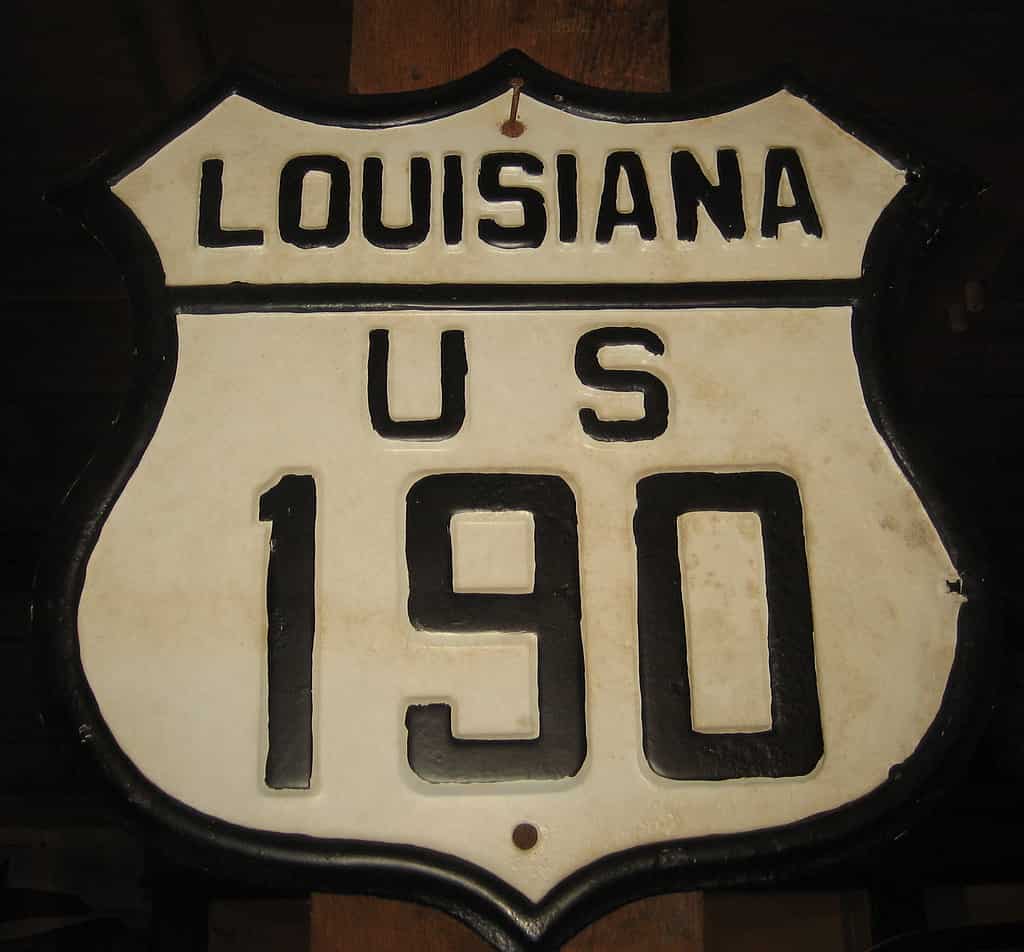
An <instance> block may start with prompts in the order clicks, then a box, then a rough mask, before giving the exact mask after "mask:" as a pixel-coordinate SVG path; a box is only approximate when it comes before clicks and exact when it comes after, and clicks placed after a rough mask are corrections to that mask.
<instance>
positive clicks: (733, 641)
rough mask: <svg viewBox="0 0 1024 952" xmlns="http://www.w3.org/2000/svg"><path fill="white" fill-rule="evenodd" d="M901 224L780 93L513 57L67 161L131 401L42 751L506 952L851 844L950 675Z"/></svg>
mask: <svg viewBox="0 0 1024 952" xmlns="http://www.w3.org/2000/svg"><path fill="white" fill-rule="evenodd" d="M513 78H522V79H523V80H524V82H523V84H522V89H521V91H520V90H519V89H518V84H516V88H515V90H513V85H512V84H511V83H510V81H511V80H512V79H513ZM513 95H519V96H520V98H519V101H518V116H517V121H518V122H521V123H522V125H521V127H519V128H516V129H510V127H509V125H508V118H509V111H510V103H511V99H512V97H513ZM510 131H514V132H518V133H520V134H519V135H517V136H514V137H513V136H510V135H509V134H508V133H509V132H510ZM933 193H934V186H933V184H932V183H931V182H930V180H929V172H928V169H927V168H926V167H925V166H923V165H921V164H920V163H915V162H914V161H913V160H911V159H908V158H907V157H905V156H900V155H898V154H897V153H895V152H893V151H891V150H885V149H881V148H879V147H878V145H877V144H876V143H875V142H874V140H871V139H869V138H867V137H866V136H865V135H864V134H863V133H862V132H859V131H858V130H857V127H856V126H854V125H853V124H851V123H849V122H845V121H839V120H837V119H836V118H833V115H832V114H831V113H830V112H826V111H824V110H823V109H822V107H821V106H820V105H819V104H818V102H817V100H815V99H813V98H812V97H810V96H808V95H807V94H806V93H804V92H802V91H801V90H800V89H799V88H798V87H797V86H795V85H793V84H779V85H776V86H772V87H767V88H761V89H759V90H757V91H752V92H748V93H745V94H742V95H738V96H736V97H735V98H733V99H731V100H728V101H722V102H719V103H705V104H703V105H702V106H701V107H699V108H694V107H692V106H691V105H689V104H685V103H680V102H679V101H677V100H674V99H672V98H670V97H639V96H625V95H614V94H609V93H599V92H597V91H594V90H588V89H585V88H582V87H578V86H575V85H573V84H569V83H567V82H565V81H563V80H560V79H558V78H557V77H554V76H551V75H550V74H547V73H545V72H544V71H543V70H541V69H539V68H538V67H537V66H536V65H534V64H532V63H530V62H529V61H527V60H526V59H525V58H523V57H521V56H520V55H518V54H509V55H507V56H505V57H503V58H502V59H500V60H498V61H497V62H496V63H494V64H492V66H490V67H488V68H487V69H486V70H484V71H482V72H481V73H479V74H477V75H475V76H472V77H469V78H468V79H466V80H463V81H461V82H459V83H456V84H454V85H452V86H450V87H446V88H444V89H441V90H433V91H428V92H425V93H422V94H415V95H411V96H404V97H391V96H388V97H363V98H353V99H348V100H345V101H343V102H341V103H340V104H336V105H335V106H332V107H323V108H318V107H314V106H308V105H307V107H306V108H300V107H299V106H297V105H296V104H295V103H292V102H291V101H288V100H287V99H286V98H284V97H283V96H282V95H281V94H280V93H278V92H275V91H273V90H270V89H267V88H265V87H263V86H261V85H260V84H258V83H255V82H253V81H251V80H245V81H238V82H233V83H230V84H228V85H226V86H224V87H221V88H220V89H219V90H218V91H217V92H216V93H215V94H212V95H211V96H210V97H208V98H207V99H206V100H204V102H203V103H202V104H201V105H200V106H198V107H197V108H196V109H195V110H193V111H192V112H191V114H190V115H189V116H188V117H186V118H185V119H183V120H182V121H181V122H179V123H177V124H175V126H174V127H173V128H172V129H170V130H169V131H167V132H166V134H164V135H163V136H161V137H159V138H158V139H157V140H155V141H152V140H151V141H149V142H148V143H147V144H146V146H145V148H143V149H141V150H136V151H134V152H132V153H131V154H129V155H127V156H122V157H119V158H116V159H111V160H109V161H107V162H106V164H102V165H100V166H98V167H97V168H95V169H93V170H91V171H90V172H89V173H88V174H87V175H86V177H85V178H84V179H83V181H81V182H80V183H78V184H77V185H75V186H73V187H71V188H69V189H67V190H66V191H65V192H64V193H63V194H62V195H61V196H59V200H60V201H62V202H63V204H64V205H65V206H67V207H70V208H72V209H73V210H74V211H75V212H76V213H77V214H79V215H80V216H81V217H82V218H83V219H84V220H85V221H86V222H87V224H88V225H89V227H90V228H92V229H93V231H94V232H95V233H96V234H97V235H99V236H100V238H101V240H103V241H104V242H105V243H106V244H107V245H108V247H109V248H110V249H111V250H112V251H113V253H114V254H115V255H116V256H117V258H118V260H119V261H120V263H121V265H122V267H123V269H124V273H125V275H126V282H127V286H128V288H129V291H130V293H131V296H132V299H133V303H134V308H135V314H136V334H137V346H138V355H139V361H138V362H139V373H138V385H137V387H136V389H135V391H134V392H133V393H132V395H131V398H130V400H129V401H128V404H127V405H126V407H125V409H124V412H123V413H122V414H121V416H120V418H119V420H118V421H117V424H116V426H115V427H114V430H113V431H112V433H111V438H110V440H109V442H108V444H107V445H105V446H103V447H102V448H101V450H100V451H99V453H98V454H97V456H96V458H95V459H94V460H93V462H92V463H91V465H90V467H89V469H88V471H87V472H86V473H85V474H84V475H83V477H82V479H81V480H80V481H79V483H78V484H77V485H76V487H75V489H74V491H73V492H72V494H71V496H70V498H69V500H68V504H67V506H66V508H65V512H64V514H63V517H62V520H63V521H62V522H61V524H60V526H59V527H58V529H57V531H56V533H55V536H54V540H53V545H52V547H51V551H50V556H49V558H48V559H47V561H46V563H45V564H44V566H43V568H42V571H41V573H40V578H39V590H38V593H37V601H36V618H37V622H38V624H39V626H40V628H41V630H42V631H43V633H44V634H45V635H46V636H47V637H48V638H50V639H51V640H52V643H53V644H54V645H55V648H56V654H57V657H58V662H59V668H60V671H61V676H62V678H63V679H64V680H63V683H64V691H65V694H66V696H67V698H68V700H69V702H70V704H71V706H72V709H73V711H74V714H75V717H76V724H77V725H79V730H80V734H81V736H82V738H83V740H85V741H87V742H88V743H89V744H90V745H91V746H92V747H93V748H94V749H95V751H96V754H97V756H98V757H99V759H100V760H101V761H102V763H103V764H104V766H105V767H106V768H107V769H108V771H109V772H110V773H111V775H112V776H113V777H114V778H115V779H116V781H117V782H118V783H119V784H120V786H121V787H122V788H123V790H124V791H125V792H126V794H127V795H128V797H129V798H130V799H131V800H132V801H133V802H134V803H136V804H138V805H139V806H140V807H141V808H142V809H143V810H144V811H146V812H147V813H148V814H150V815H151V816H153V817H155V818H156V819H157V820H158V821H159V823H160V824H161V827H162V828H163V829H165V830H172V831H174V832H176V833H178V834H181V835H182V836H183V837H184V839H185V841H186V842H187V843H188V844H189V845H188V849H189V850H190V851H191V852H192V854H193V855H195V856H199V857H202V861H203V862H207V863H216V864H218V866H219V867H220V868H223V869H226V870H229V871H232V872H234V873H236V874H241V875H247V876H250V877H254V878H259V879H261V880H263V881H274V880H287V881H289V882H290V883H292V884H298V883H305V884H310V885H315V886H318V887H320V888H333V889H354V890H359V891H369V892H375V893H382V894H387V895H399V896H406V897H410V898H416V899H419V900H421V901H425V902H430V903H434V904H437V905H441V906H443V907H445V908H447V909H449V910H451V911H453V912H454V913H455V914H456V915H459V916H461V917H462V918H463V919H465V920H466V921H467V922H469V923H470V924H472V925H473V926H474V927H475V928H477V929H478V930H480V931H481V932H482V933H483V934H484V935H487V936H488V937H490V938H492V939H493V940H494V941H496V942H499V943H504V944H505V945H506V946H515V945H527V944H530V943H532V942H552V943H553V942H556V941H560V940H562V939H564V938H565V937H566V936H567V935H569V934H571V933H572V931H574V930H575V929H577V928H579V927H580V925H581V924H582V923H583V922H585V921H586V920H587V918H588V917H592V916H594V915H597V914H599V913H600V912H602V911H603V910H605V909H607V908H609V907H610V906H613V905H615V904H617V903H619V902H623V901H625V900H627V899H629V898H632V897H635V896H637V895H641V894H643V893H645V892H651V891H661V890H666V889H670V888H683V887H687V886H689V887H695V886H703V885H710V884H714V883H722V882H743V881H748V882H749V881H756V880H761V879H764V878H765V877H767V876H776V875H781V874H784V873H787V872H792V871H793V870H799V869H801V868H807V866H808V864H810V863H820V862H821V861H822V860H823V858H825V857H827V856H829V855H832V856H838V855H841V854H842V852H843V851H844V850H846V849H848V848H849V846H850V845H851V844H852V843H854V842H860V843H864V842H870V841H871V838H872V837H875V838H876V839H877V838H878V837H882V836H884V835H886V831H890V832H891V830H892V828H893V827H894V826H898V824H899V823H901V822H904V820H905V812H906V810H907V806H908V804H910V803H911V802H912V801H913V799H914V797H915V795H916V794H917V792H918V791H919V790H920V789H921V786H922V785H923V784H924V783H926V782H927V781H928V778H929V776H930V774H931V773H932V772H933V771H934V770H935V769H936V767H937V765H938V764H940V763H941V762H943V761H948V760H949V758H950V757H951V756H953V755H954V754H955V753H956V751H957V750H958V749H959V748H960V747H961V746H963V744H964V742H965V738H966V736H967V733H968V728H969V725H970V723H971V717H972V716H973V715H972V710H973V707H972V705H973V703H974V702H973V700H972V698H973V697H974V694H973V693H972V692H974V691H976V690H978V689H979V688H978V686H979V684H980V682H979V681H978V672H979V671H980V670H981V667H980V666H981V657H982V654H981V648H980V644H979V642H978V640H977V638H976V637H975V635H974V630H975V629H976V628H977V627H978V619H979V618H980V615H979V612H980V610H981V607H982V604H983V601H982V599H981V589H980V578H979V575H978V569H977V565H976V563H974V562H972V560H971V557H970V555H969V554H968V553H967V552H966V551H964V550H963V548H962V547H961V546H960V545H959V544H958V542H957V538H956V534H955V531H954V529H953V527H952V525H951V523H950V521H949V519H948V516H947V515H946V514H945V513H944V510H943V509H942V507H941V505H940V504H939V502H938V501H937V500H936V499H935V497H934V494H933V492H932V491H931V489H930V484H929V482H928V480H927V475H926V474H923V473H922V472H921V471H920V468H919V467H918V466H916V465H915V460H914V458H913V453H912V452H910V451H909V450H908V449H907V443H906V442H905V441H904V440H902V439H901V435H900V433H899V431H898V430H897V429H896V428H894V426H893V425H892V423H891V421H890V420H889V419H888V417H887V404H886V399H885V389H884V385H883V383H884V381H883V380H882V379H881V378H880V376H879V367H880V363H881V362H880V361H879V359H878V357H879V355H878V346H879V340H880V329H881V328H882V327H884V326H885V324H886V322H891V321H895V320H899V318H900V308H901V302H902V297H901V293H902V292H901V288H903V287H905V285H906V282H907V280H908V278H909V276H910V274H911V273H912V270H913V266H914V263H915V261H916V257H915V256H916V253H917V252H916V249H917V248H918V247H920V246H923V244H924V243H925V242H926V240H927V238H928V236H929V229H931V228H934V221H933V216H934V213H935V211H936V210H937V208H938V206H937V205H936V204H935V203H934V201H933V198H932V196H933ZM901 811H903V812H901Z"/></svg>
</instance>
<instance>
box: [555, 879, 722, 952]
mask: <svg viewBox="0 0 1024 952" xmlns="http://www.w3.org/2000/svg"><path fill="white" fill-rule="evenodd" d="M562 948H563V950H564V952H605V950H609V949H614V950H615V952H703V950H704V895H703V893H699V892H690V893H672V894H671V895H667V896H654V897H652V898H650V899H641V900H639V901H638V902H631V903H629V905H626V906H622V907H621V908H619V909H616V910H615V911H614V912H610V913H609V914H608V915H607V916H605V917H604V918H603V919H599V920H598V921H597V922H595V923H592V924H591V925H589V926H587V928H586V929H584V930H583V931H582V932H581V933H580V934H579V935H578V936H576V938H574V939H572V940H571V941H569V942H567V943H566V944H565V945H564V946H562Z"/></svg>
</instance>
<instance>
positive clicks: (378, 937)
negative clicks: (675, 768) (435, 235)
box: [311, 0, 703, 952]
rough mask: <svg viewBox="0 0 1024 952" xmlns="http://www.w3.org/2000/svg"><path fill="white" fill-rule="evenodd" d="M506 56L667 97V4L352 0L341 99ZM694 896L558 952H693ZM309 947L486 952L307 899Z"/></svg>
mask: <svg viewBox="0 0 1024 952" xmlns="http://www.w3.org/2000/svg"><path fill="white" fill-rule="evenodd" d="M510 48H518V49H521V50H523V51H524V52H526V53H528V54H529V55H530V56H532V57H533V58H534V59H536V60H537V61H539V62H540V63H542V64H543V65H545V66H547V67H548V68H549V69H552V70H554V71H556V72H559V73H561V74H563V75H565V76H569V77H570V78H572V79H575V80H578V81H580V82H584V83H588V84H590V85H594V86H606V87H610V88H615V89H624V90H637V91H662V90H666V89H667V88H668V82H669V79H668V76H669V70H668V60H669V49H668V4H667V3H666V2H665V0H635V2H631V3H625V2H616V3H609V4H594V3H587V4H581V3H578V2H576V0H485V2H479V3H471V2H468V0H422V2H419V3H415V4H405V3H402V4H396V3H389V2H388V0H355V2H354V4H353V9H352V54H351V69H350V74H349V80H350V82H349V85H350V88H351V91H352V92H358V93H377V92H396V91H407V90H411V89H421V88H423V87H426V86H434V85H438V84H440V83H445V82H450V81H451V80H454V79H458V78H459V77H461V76H464V75H466V74H467V73H470V72H472V71H473V70H475V69H479V68H480V67H481V66H484V65H486V64H487V63H488V62H490V61H491V60H492V59H494V57H496V56H498V55H499V54H501V53H503V52H504V51H505V50H507V49H510ZM702 928H703V922H702V917H701V911H700V896H699V895H698V894H687V895H680V896H662V897H658V898H656V899H651V900H646V901H642V902H638V903H632V904H630V905H628V906H625V907H623V908H622V909H620V910H617V911H616V912H614V913H612V914H611V915H609V916H608V917H606V918H605V919H603V920H601V921H600V922H598V923H595V924H593V925H591V926H590V927H588V928H587V929H586V930H584V932H583V933H581V934H580V935H579V936H577V937H576V938H575V939H574V940H573V941H572V942H570V943H569V945H568V946H566V948H569V949H573V950H576V952H591V950H597V949H609V948H615V949H622V950H630V949H659V948H664V949H668V948H672V949H678V950H681V952H691V950H693V952H698V950H700V949H701V948H702V941H701V935H702V931H701V930H702ZM311 936H312V944H311V948H312V949H313V950H315V952H327V950H331V952H336V950H341V949H364V948H374V949H406V948H415V949H417V950H422V952H429V950H433V949H438V950H441V949H444V950H456V952H458V950H467V952H468V950H477V949H487V948H490V946H488V945H487V944H486V943H484V942H483V941H482V940H481V939H480V938H479V937H478V936H477V935H476V934H475V933H473V932H471V931H470V930H469V929H468V928H466V927H465V926H463V925H462V924H461V923H459V922H457V921H456V920H454V919H451V918H449V917H448V916H446V915H444V914H442V913H439V912H437V911H435V910H431V909H426V908H423V907H420V906H415V905H412V904H409V903H396V902H392V901H387V900H374V899H370V898H363V897H346V896H327V895H318V896H314V897H313V906H312V923H311Z"/></svg>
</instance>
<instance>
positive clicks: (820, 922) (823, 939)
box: [704, 892, 867, 952]
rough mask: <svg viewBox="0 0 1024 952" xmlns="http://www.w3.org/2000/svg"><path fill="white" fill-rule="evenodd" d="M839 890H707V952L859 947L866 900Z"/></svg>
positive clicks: (833, 951)
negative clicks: (851, 897) (846, 896)
mask: <svg viewBox="0 0 1024 952" xmlns="http://www.w3.org/2000/svg"><path fill="white" fill-rule="evenodd" d="M843 896H844V894H843V893H838V892H821V893H814V892H809V893H795V892H793V893H768V892H764V893H744V892H728V893H727V892H721V893H706V894H705V896H704V910H705V923H704V930H705V946H704V948H705V949H706V950H707V952H734V950H736V949H764V950H772V952H774V950H776V949H778V950H780V952H781V950H785V952H821V950H823V949H828V950H830V952H862V950H863V948H865V946H862V945H861V946H857V945H854V944H848V942H849V943H854V942H860V941H862V940H863V938H864V936H865V935H866V933H867V923H866V922H864V921H862V920H863V917H864V915H866V904H865V903H864V902H863V901H861V902H851V901H847V902H845V903H844V901H843Z"/></svg>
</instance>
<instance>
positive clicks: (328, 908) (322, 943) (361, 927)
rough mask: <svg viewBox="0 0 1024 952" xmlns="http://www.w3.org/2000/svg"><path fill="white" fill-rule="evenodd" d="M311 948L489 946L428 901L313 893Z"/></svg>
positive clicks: (339, 951) (341, 951) (423, 950)
mask: <svg viewBox="0 0 1024 952" xmlns="http://www.w3.org/2000/svg"><path fill="white" fill-rule="evenodd" d="M309 948H310V952H363V950H364V949H382V950H383V949H387V950H391V949H394V950H396V952H397V950H399V949H416V952H487V950H490V948H491V946H490V945H489V944H488V943H486V942H484V940H483V939H481V938H480V937H479V936H478V935H477V934H476V933H475V932H473V931H472V930H471V929H469V928H468V927H467V926H464V925H463V924H462V923H461V922H459V921H458V920H456V919H453V918H452V917H451V916H448V915H446V914H445V913H443V912H439V911H438V910H436V909H431V908H428V907H427V906H417V905H414V904H413V903H405V902H394V901H392V900H389V899H371V898H369V897H366V896H328V895H323V894H314V896H313V898H312V904H311V909H310V944H309Z"/></svg>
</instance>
